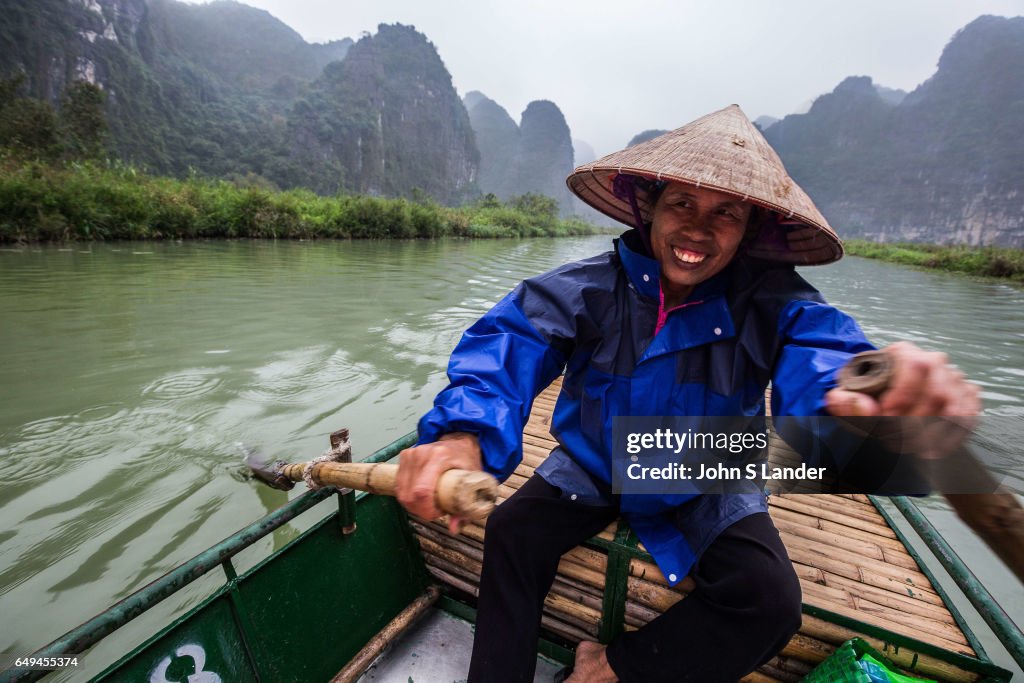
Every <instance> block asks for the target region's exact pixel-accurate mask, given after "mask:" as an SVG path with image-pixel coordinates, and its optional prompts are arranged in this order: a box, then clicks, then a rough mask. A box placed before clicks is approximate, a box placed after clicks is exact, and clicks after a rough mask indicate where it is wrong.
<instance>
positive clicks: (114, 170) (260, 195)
mask: <svg viewBox="0 0 1024 683" xmlns="http://www.w3.org/2000/svg"><path fill="white" fill-rule="evenodd" d="M542 204H543V203H542ZM552 204H553V203H552ZM597 231H598V230H597V229H596V228H594V227H593V226H590V225H588V224H586V223H583V222H582V221H579V220H576V219H570V220H562V219H559V218H558V216H557V214H556V213H555V211H553V210H530V204H529V203H528V202H527V203H523V202H520V206H513V202H510V203H508V204H502V203H500V202H495V201H493V200H491V201H483V202H480V203H478V204H476V205H469V206H465V207H460V208H449V207H444V206H440V205H438V204H435V203H433V202H429V201H427V202H411V201H409V200H406V199H383V198H380V197H368V196H347V195H346V196H337V197H322V196H319V195H316V194H314V193H312V192H309V191H306V190H287V191H284V192H276V191H272V190H268V189H265V188H256V187H240V186H238V185H235V184H232V183H230V182H227V181H223V180H210V179H205V178H199V177H192V178H189V179H187V180H176V179H172V178H162V177H153V176H148V175H146V174H144V173H141V172H139V171H138V170H136V169H134V168H132V167H128V166H123V165H117V164H114V165H104V164H79V163H71V164H66V165H51V164H44V163H37V162H28V163H21V162H16V161H14V160H10V159H6V160H5V159H0V242H32V241H70V240H115V239H116V240H123V239H127V240H134V239H168V238H170V239H181V238H232V237H257V238H261V237H262V238H287V239H292V238H294V239H298V238H377V239H388V238H429V237H441V236H446V235H451V236H459V237H541V236H563V235H581V234H591V233H594V232H597Z"/></svg>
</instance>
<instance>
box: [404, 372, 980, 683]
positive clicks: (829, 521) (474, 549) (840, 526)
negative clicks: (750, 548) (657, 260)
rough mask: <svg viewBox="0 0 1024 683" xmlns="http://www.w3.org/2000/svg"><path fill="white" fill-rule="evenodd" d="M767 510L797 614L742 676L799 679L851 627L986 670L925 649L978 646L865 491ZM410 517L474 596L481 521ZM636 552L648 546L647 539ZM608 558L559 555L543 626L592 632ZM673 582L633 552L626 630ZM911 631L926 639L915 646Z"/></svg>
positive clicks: (925, 667)
mask: <svg viewBox="0 0 1024 683" xmlns="http://www.w3.org/2000/svg"><path fill="white" fill-rule="evenodd" d="M559 388H560V381H556V382H555V383H554V384H552V385H551V386H550V387H548V388H547V389H546V390H545V391H544V392H543V393H542V394H541V395H540V396H539V397H538V398H537V399H536V401H535V403H534V408H533V413H532V415H531V417H530V420H529V422H528V424H527V425H526V428H525V429H524V433H523V441H524V444H523V451H524V454H523V461H522V463H520V465H519V467H518V468H517V469H516V471H515V473H514V474H513V475H512V476H511V477H510V478H509V479H508V480H507V481H505V482H504V483H503V484H502V485H501V493H500V496H501V499H504V498H507V497H508V496H509V495H511V494H512V493H513V492H514V491H515V489H517V488H518V487H519V486H521V485H522V484H523V483H524V482H526V480H527V479H528V478H529V477H530V476H532V475H533V470H534V468H536V467H537V466H538V465H539V464H540V463H541V462H542V461H543V460H544V458H546V457H547V455H548V453H549V452H550V451H551V449H552V448H553V447H554V446H556V445H557V443H556V442H555V441H554V439H553V438H552V437H551V435H550V433H549V425H550V419H551V414H552V411H553V409H554V405H555V400H556V398H557V396H558V391H559ZM782 457H783V459H786V458H787V456H786V455H785V454H782ZM769 512H770V514H771V516H772V519H773V520H774V522H775V525H776V527H777V528H778V530H779V532H780V534H781V536H782V539H783V542H784V543H785V545H786V548H787V550H788V552H789V556H790V559H791V560H792V562H793V567H794V569H795V570H796V573H797V575H798V577H799V579H800V585H801V587H802V589H803V601H804V617H803V624H802V626H801V628H800V631H799V633H797V635H796V636H794V637H793V639H792V640H791V641H790V643H789V644H788V645H787V646H786V648H785V649H784V650H783V651H782V653H780V655H779V656H777V657H776V658H774V659H773V660H772V661H770V662H769V663H768V664H766V665H765V666H763V667H761V668H760V669H759V670H758V671H755V672H753V673H751V674H749V675H748V676H747V677H745V678H744V679H743V681H746V682H748V683H768V682H771V681H780V682H788V681H799V680H800V679H801V678H802V677H803V676H804V675H806V673H807V672H809V671H810V670H811V669H812V668H813V667H814V666H815V665H816V664H817V663H818V662H820V661H821V660H822V659H824V658H825V657H827V656H828V655H829V654H831V653H832V652H833V651H834V649H835V647H836V646H837V645H838V644H840V643H842V642H843V641H845V640H847V639H849V638H851V637H854V636H860V637H862V638H864V639H865V640H867V641H868V642H869V643H871V644H872V645H873V646H874V647H876V648H877V649H879V650H881V651H883V652H885V654H886V655H887V656H889V657H890V659H892V660H893V661H894V662H895V663H896V664H897V665H899V666H901V667H904V668H905V669H907V670H912V672H913V673H914V674H916V675H923V676H928V677H931V678H935V679H938V680H940V681H974V680H979V679H980V678H982V677H981V676H979V675H978V674H977V673H972V672H970V671H967V670H964V669H960V668H959V667H958V666H956V665H954V664H951V663H949V662H948V661H943V660H942V659H940V658H937V657H935V656H932V654H933V652H932V648H939V649H941V650H945V651H947V652H953V653H959V654H962V655H967V656H969V657H973V656H975V652H974V650H973V649H972V647H971V646H970V644H969V642H968V638H967V637H966V636H965V634H964V632H963V631H962V629H961V628H960V626H959V625H958V624H957V621H956V619H955V618H954V616H953V614H952V613H951V612H950V610H949V609H948V608H947V606H946V604H945V601H944V600H943V597H942V594H941V593H940V592H939V591H937V590H936V589H935V587H934V586H933V585H932V583H931V581H930V580H929V578H928V576H926V575H925V573H924V572H923V571H922V569H921V567H920V566H919V565H918V563H917V561H916V560H915V559H914V557H912V556H911V554H910V553H909V552H908V550H907V548H906V547H905V546H904V544H903V542H902V541H901V540H900V538H899V537H898V535H897V533H896V532H895V531H894V530H893V528H892V527H890V525H889V523H888V522H887V521H886V518H885V517H883V515H882V514H881V513H880V512H879V510H878V509H876V507H875V505H874V504H873V503H872V502H871V500H870V499H869V498H868V497H867V496H863V495H835V494H815V495H808V494H786V495H773V496H771V497H770V499H769ZM617 525H618V522H616V523H613V524H612V525H611V526H609V528H607V529H606V530H605V531H604V532H603V533H602V534H600V535H599V537H598V538H603V539H604V541H606V542H614V540H613V539H616V538H621V535H617V532H618V531H619V529H618V527H617ZM414 527H415V528H416V530H417V533H418V535H419V540H420V543H421V546H422V549H423V551H424V556H425V558H426V561H427V565H428V569H429V570H430V571H431V572H432V573H433V574H434V575H435V577H436V578H438V579H440V580H441V581H442V582H444V583H447V584H449V585H452V586H454V587H456V588H458V589H460V590H462V591H464V592H466V593H469V594H471V595H475V594H476V585H477V583H478V580H477V578H478V577H479V571H480V560H481V557H482V540H483V528H481V527H479V526H469V527H467V529H466V530H465V532H464V537H463V538H460V539H452V538H451V537H450V536H447V534H445V533H444V532H443V531H442V526H441V525H440V524H438V523H432V524H427V525H420V524H414ZM636 550H639V551H640V552H641V555H642V554H645V553H643V548H642V546H639V547H637V548H636ZM608 563H609V557H608V554H607V552H602V549H601V548H600V547H595V546H594V544H593V543H592V544H587V545H584V546H580V547H578V548H576V549H574V550H573V551H571V552H569V553H567V554H566V555H565V556H563V559H562V562H561V564H560V566H559V576H558V578H557V579H556V582H555V585H554V587H553V588H552V591H551V594H550V595H549V596H548V598H547V600H546V602H545V616H544V621H543V625H544V627H545V628H546V629H547V630H548V631H550V632H552V633H554V634H556V635H558V636H560V637H562V638H565V639H566V640H569V641H578V640H580V639H584V638H586V639H591V640H593V639H596V638H597V637H598V633H599V624H600V620H601V610H602V595H603V593H604V581H605V572H606V570H607V568H608ZM680 585H682V584H680ZM680 585H677V586H676V587H674V588H670V587H669V586H668V584H667V581H666V580H665V578H664V576H663V575H662V574H661V572H660V571H659V570H658V568H657V567H656V566H655V565H654V564H653V563H652V562H650V558H649V557H647V558H646V559H645V558H644V557H642V556H641V557H636V556H634V557H632V558H631V559H630V560H629V577H628V583H627V600H626V604H625V611H624V614H623V620H624V624H625V628H626V629H634V628H638V627H639V626H641V625H643V624H644V623H646V622H647V621H649V620H650V619H653V618H654V617H656V616H657V614H658V613H660V612H663V611H664V610H665V609H667V608H668V607H669V606H671V605H672V604H674V603H675V602H676V601H677V600H680V599H684V598H685V595H686V592H685V591H684V590H682V589H680ZM836 615H838V618H837V616H836ZM837 622H838V623H837ZM908 639H909V641H908ZM914 641H917V643H920V644H924V645H922V646H916V647H915V643H914ZM908 642H909V643H910V645H909V646H908ZM930 646H931V647H930Z"/></svg>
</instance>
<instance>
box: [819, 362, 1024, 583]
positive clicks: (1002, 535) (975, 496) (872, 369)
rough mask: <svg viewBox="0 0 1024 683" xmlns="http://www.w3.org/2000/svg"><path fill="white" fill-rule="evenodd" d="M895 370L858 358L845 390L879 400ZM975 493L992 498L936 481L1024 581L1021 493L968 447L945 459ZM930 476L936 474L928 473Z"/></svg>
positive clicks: (844, 380) (846, 374) (844, 374)
mask: <svg viewBox="0 0 1024 683" xmlns="http://www.w3.org/2000/svg"><path fill="white" fill-rule="evenodd" d="M892 373H893V365H892V360H891V359H890V357H889V354H887V353H885V352H884V351H865V352H863V353H858V354H857V355H856V356H854V357H853V358H852V359H851V360H850V362H849V363H847V364H846V366H845V367H843V368H842V370H841V371H840V373H839V386H840V387H841V388H843V389H847V390H849V391H857V392H860V393H864V394H867V395H869V396H873V397H874V396H878V395H880V394H881V393H882V392H883V391H885V390H886V388H888V386H889V382H890V381H891V379H892ZM944 457H945V458H949V459H951V460H950V461H949V462H950V464H951V465H953V467H952V468H951V469H954V470H955V471H956V473H957V476H960V477H963V478H965V479H967V480H969V481H970V482H971V485H972V487H973V488H977V490H980V491H991V493H946V492H944V491H942V482H938V486H936V482H934V481H930V483H932V485H933V486H934V487H935V488H938V490H939V491H940V492H941V493H942V494H943V495H944V496H945V497H946V500H948V501H949V504H950V506H952V508H953V509H954V510H956V513H957V515H959V517H960V519H962V520H963V521H964V523H965V524H967V526H969V527H970V528H971V529H972V530H974V533H976V534H977V535H978V536H979V537H980V538H981V539H982V540H983V541H985V543H987V544H988V546H989V547H990V548H992V550H993V551H995V553H996V555H998V556H999V558H1000V559H1002V561H1003V562H1005V563H1006V566H1008V567H1009V568H1010V570H1011V571H1013V573H1014V574H1016V575H1017V578H1018V579H1020V580H1021V581H1022V582H1024V505H1021V502H1020V499H1019V498H1018V497H1017V495H1016V494H1015V493H1013V492H1012V491H1009V490H1007V489H1005V488H1004V487H1001V486H1000V485H999V482H998V481H996V479H995V478H994V477H993V476H992V474H991V473H990V472H989V471H988V470H987V469H986V468H985V466H984V465H983V464H982V463H981V462H979V461H978V459H977V458H976V457H975V455H974V454H973V453H971V451H970V450H969V449H968V448H967V447H966V446H963V445H960V446H957V447H956V448H955V449H954V450H952V451H951V452H950V453H948V454H947V455H945V456H944ZM925 471H926V476H927V475H928V473H929V472H930V470H929V469H928V468H925Z"/></svg>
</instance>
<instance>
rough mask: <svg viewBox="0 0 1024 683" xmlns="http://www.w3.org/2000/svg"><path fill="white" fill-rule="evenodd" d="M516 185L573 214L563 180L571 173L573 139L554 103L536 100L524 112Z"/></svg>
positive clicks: (563, 211)
mask: <svg viewBox="0 0 1024 683" xmlns="http://www.w3.org/2000/svg"><path fill="white" fill-rule="evenodd" d="M519 134H520V137H519V155H518V164H517V166H518V172H519V174H518V175H519V180H518V186H519V187H520V188H521V189H522V190H524V191H526V192H533V193H535V194H544V195H547V196H549V197H552V198H553V199H555V200H556V201H558V206H559V207H561V210H562V213H563V214H567V213H571V212H572V196H573V195H572V193H571V192H569V188H568V186H567V185H566V184H565V178H566V176H568V175H569V174H570V173H572V169H573V166H572V137H571V136H570V134H569V126H568V124H566V122H565V117H564V116H562V112H561V110H560V109H559V108H558V106H557V105H555V103H554V102H549V101H548V100H536V101H533V102H530V104H528V105H527V106H526V110H525V111H524V112H523V118H522V121H521V123H520V126H519Z"/></svg>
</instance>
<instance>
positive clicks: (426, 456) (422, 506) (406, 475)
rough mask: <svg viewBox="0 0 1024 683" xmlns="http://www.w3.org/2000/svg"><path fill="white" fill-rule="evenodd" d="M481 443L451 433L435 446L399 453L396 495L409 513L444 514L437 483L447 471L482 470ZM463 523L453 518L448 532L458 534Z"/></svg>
mask: <svg viewBox="0 0 1024 683" xmlns="http://www.w3.org/2000/svg"><path fill="white" fill-rule="evenodd" d="M482 469H483V458H482V455H481V452H480V441H479V440H478V439H477V437H476V435H475V434H469V433H466V432H452V433H451V434H445V435H444V436H442V437H441V438H440V439H438V440H437V441H435V442H433V443H425V444H421V445H419V446H413V447H412V448H406V449H405V450H404V451H402V452H401V453H399V454H398V475H397V477H396V479H395V495H396V497H397V498H398V502H399V503H401V504H402V507H404V508H405V509H406V510H408V511H409V513H410V514H412V515H414V516H415V517H419V518H420V519H423V520H428V521H429V520H433V519H437V518H438V517H440V516H441V515H442V514H443V513H442V512H441V511H440V510H438V509H437V504H436V502H435V492H436V490H437V481H438V479H440V478H441V475H442V474H444V473H445V472H446V471H448V470H476V471H479V470H482ZM462 522H463V520H462V519H461V518H459V517H456V516H454V515H453V516H452V517H451V519H450V520H449V523H448V529H449V531H451V532H452V533H453V534H455V533H458V531H459V528H460V527H461V525H462Z"/></svg>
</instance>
